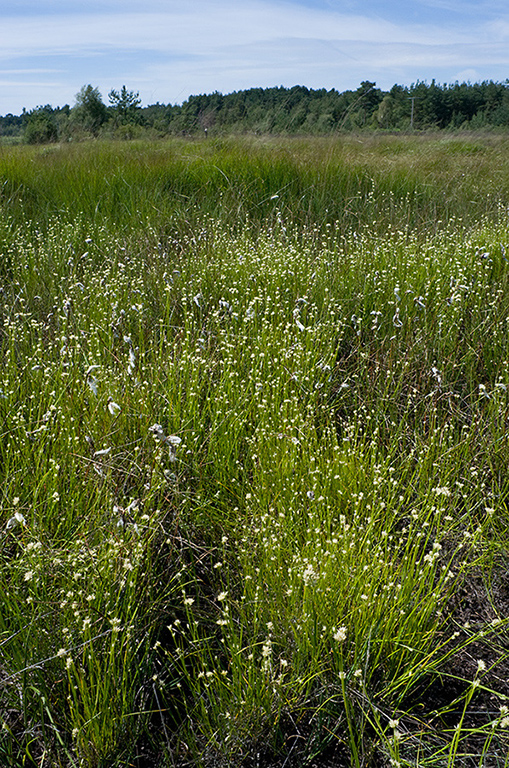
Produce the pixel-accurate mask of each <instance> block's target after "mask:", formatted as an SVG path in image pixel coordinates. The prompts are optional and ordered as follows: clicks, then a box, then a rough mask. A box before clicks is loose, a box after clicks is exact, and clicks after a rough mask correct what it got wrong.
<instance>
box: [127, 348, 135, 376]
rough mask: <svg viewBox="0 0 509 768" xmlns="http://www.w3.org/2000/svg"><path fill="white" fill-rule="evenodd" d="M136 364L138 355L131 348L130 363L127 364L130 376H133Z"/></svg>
mask: <svg viewBox="0 0 509 768" xmlns="http://www.w3.org/2000/svg"><path fill="white" fill-rule="evenodd" d="M135 366H136V355H135V354H134V351H133V349H132V348H131V349H130V350H129V365H128V366H127V373H128V375H129V376H131V375H132V374H133V373H134V368H135Z"/></svg>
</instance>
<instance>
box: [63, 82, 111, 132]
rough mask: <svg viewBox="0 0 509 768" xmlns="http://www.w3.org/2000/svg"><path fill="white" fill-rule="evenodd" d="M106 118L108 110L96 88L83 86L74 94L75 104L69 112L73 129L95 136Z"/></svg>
mask: <svg viewBox="0 0 509 768" xmlns="http://www.w3.org/2000/svg"><path fill="white" fill-rule="evenodd" d="M107 118H108V108H107V107H106V105H105V104H104V102H103V100H102V96H101V94H100V92H99V90H98V89H97V88H93V87H92V86H91V85H84V86H83V87H82V88H81V89H80V91H79V93H77V94H76V104H75V106H74V107H73V109H72V111H71V121H72V125H73V127H79V128H80V129H81V130H83V131H86V132H89V133H91V134H92V135H93V136H97V135H98V133H99V130H100V128H101V126H102V125H103V123H105V122H106V120H107Z"/></svg>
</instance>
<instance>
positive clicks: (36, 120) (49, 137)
mask: <svg viewBox="0 0 509 768" xmlns="http://www.w3.org/2000/svg"><path fill="white" fill-rule="evenodd" d="M24 125H25V129H24V136H25V141H26V142H27V144H48V143H50V142H52V141H56V140H57V138H58V128H57V124H56V120H55V118H54V115H53V109H52V107H51V106H50V105H47V106H45V107H37V108H36V109H33V110H32V111H31V112H28V113H27V114H25V115H24Z"/></svg>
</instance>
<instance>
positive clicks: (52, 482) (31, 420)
mask: <svg viewBox="0 0 509 768" xmlns="http://www.w3.org/2000/svg"><path fill="white" fill-rule="evenodd" d="M248 150H249V151H248ZM501 151H502V145H501V144H498V143H493V144H491V143H489V142H487V141H484V140H481V139H480V138H475V139H472V138H471V139H469V140H468V142H466V141H463V142H462V141H459V140H458V139H454V140H450V141H449V142H447V143H444V142H442V141H440V142H438V141H436V140H432V141H427V142H423V141H421V140H420V139H414V138H409V139H407V140H401V139H397V140H396V139H391V140H390V141H388V140H380V141H376V142H369V141H368V142H365V143H363V144H359V145H357V144H356V143H354V142H350V141H348V142H343V143H339V142H337V143H331V142H321V141H316V142H310V141H307V142H304V141H299V142H293V141H292V142H287V143H283V142H271V143H266V142H263V141H252V142H249V143H248V142H244V141H243V142H240V143H239V142H224V143H223V144H215V143H213V142H212V141H211V142H210V143H209V142H202V143H201V144H198V143H196V144H194V143H191V144H188V143H186V142H184V141H182V142H178V141H176V142H172V143H171V144H168V145H165V144H160V145H134V146H131V145H129V146H124V145H113V144H111V145H108V144H105V145H103V144H98V145H93V146H85V147H83V146H73V147H64V148H57V149H55V150H51V151H50V152H49V153H48V152H44V151H43V152H41V151H40V150H39V151H33V150H30V151H29V150H27V149H26V148H14V149H10V150H9V151H5V150H4V151H3V152H2V154H1V155H0V169H1V171H0V175H1V176H2V178H3V180H4V183H3V190H4V192H3V201H2V206H3V218H2V221H1V224H0V242H1V243H2V294H1V296H2V319H3V324H2V331H1V336H0V345H1V355H2V377H1V381H0V418H1V422H2V428H1V433H0V435H1V439H0V451H1V472H2V483H1V489H2V490H1V494H2V496H1V499H2V501H1V509H2V518H1V520H0V524H1V526H2V536H1V538H0V593H1V599H2V606H3V607H2V611H1V612H0V682H1V688H0V697H1V701H2V704H1V713H2V731H1V740H0V756H1V757H2V760H3V762H4V763H5V764H6V765H20V764H26V765H38V766H41V765H52V766H53V765H61V766H78V765H80V766H82V765H83V766H90V767H91V768H92V767H97V768H98V767H99V766H104V767H105V768H106V766H108V767H109V766H115V765H118V766H120V765H139V766H141V765H147V764H149V765H168V766H173V765H180V766H184V765H202V766H216V765H225V766H226V765H239V766H240V765H265V766H270V765H274V766H275V765H283V764H285V765H287V766H288V765H299V766H301V765H306V764H316V765H320V764H324V765H325V764H326V763H327V761H328V760H329V761H336V762H340V761H341V760H343V761H345V760H346V761H349V762H350V763H351V764H352V765H355V766H367V765H380V766H381V765H387V763H388V762H389V763H390V764H392V765H406V766H430V767H431V766H433V768H438V766H460V765H461V766H463V765H472V766H474V765H475V766H477V765H481V764H483V761H490V762H489V764H490V765H505V764H506V763H507V759H506V755H507V736H506V734H507V733H508V731H507V728H508V726H509V719H508V715H509V711H508V709H507V704H506V703H505V702H506V697H507V695H509V690H508V689H507V682H506V679H507V677H506V670H507V661H506V655H507V598H506V596H505V591H504V590H505V575H504V574H505V571H504V567H505V566H504V562H505V556H506V550H507V533H506V530H507V517H508V514H507V479H506V466H507V458H508V457H507V439H506V431H507V416H508V403H507V387H508V385H509V380H508V375H509V373H508V366H509V354H508V352H509V350H508V341H507V339H508V336H507V323H508V312H507V308H508V306H507V280H508V274H509V271H508V265H507V257H506V248H507V212H506V207H505V203H506V200H505V197H504V196H505V191H504V190H505V187H504V184H505V183H506V182H505V179H506V178H507V177H504V176H503V175H502V173H500V176H499V177H498V178H496V174H497V173H499V171H496V172H495V171H494V173H493V174H491V176H490V175H489V174H487V175H486V176H484V175H479V176H478V177H476V178H475V179H472V178H470V179H463V177H460V173H463V172H465V169H468V168H470V169H472V168H473V167H474V163H473V162H472V157H473V156H475V157H476V158H478V156H481V157H482V162H483V163H485V169H486V171H488V169H490V168H491V169H494V168H495V165H496V163H499V162H502V159H501V154H500V153H501ZM437 158H438V160H437ZM478 162H479V161H478V159H476V163H478ZM447 163H449V166H447ZM490 163H491V165H490ZM475 167H477V166H475ZM502 167H503V166H502ZM361 169H362V170H361ZM461 169H463V170H461ZM340 171H341V172H340ZM342 174H343V175H344V177H345V179H342ZM453 174H456V176H454V178H457V179H458V185H457V186H454V185H453V183H452V182H453ZM490 178H491V181H490V180H489V179H490ZM495 183H496V185H497V189H495V187H494V186H493V185H494V184H495ZM481 188H482V189H483V190H484V192H485V193H486V195H487V194H488V192H489V193H490V195H492V197H490V198H489V199H487V197H486V196H485V197H484V199H483V200H475V199H474V197H473V192H474V190H475V189H477V190H479V189H481ZM275 195H277V197H275ZM306 196H307V197H306ZM346 205H348V206H349V208H348V209H346V208H345V206H346ZM329 206H330V208H329ZM347 210H348V211H349V212H348V213H347V212H346V211H347ZM341 212H342V213H341ZM486 764H488V762H487V763H486Z"/></svg>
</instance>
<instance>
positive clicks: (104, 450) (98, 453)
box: [94, 446, 111, 459]
mask: <svg viewBox="0 0 509 768" xmlns="http://www.w3.org/2000/svg"><path fill="white" fill-rule="evenodd" d="M110 452H111V446H110V447H109V448H102V449H101V450H100V451H96V452H95V453H94V459H95V458H96V457H98V456H107V455H108V454H109V453H110Z"/></svg>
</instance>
